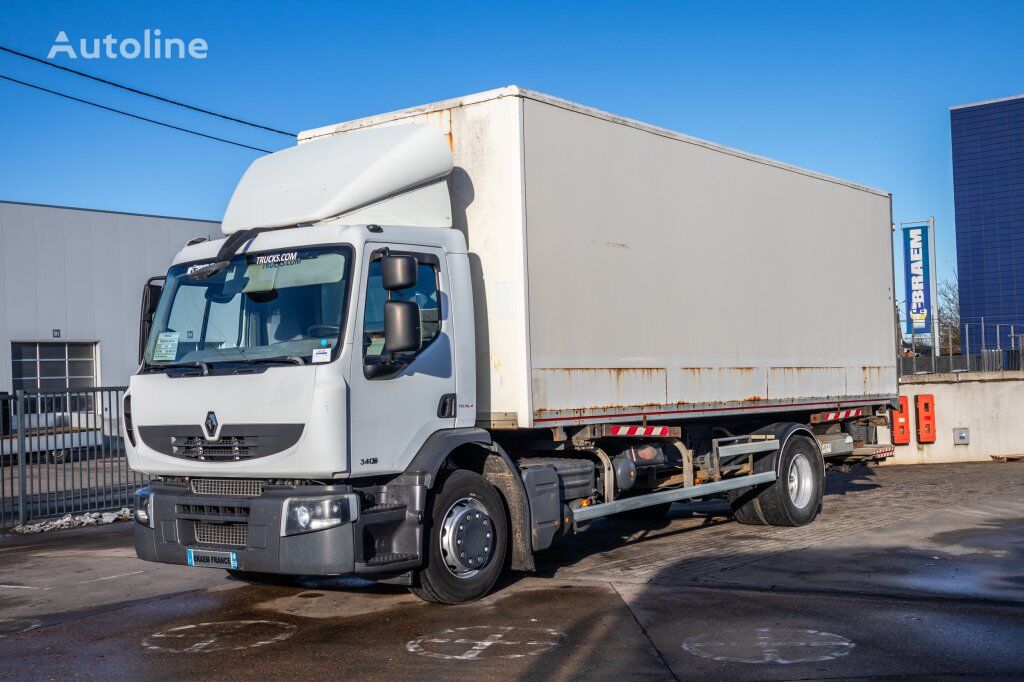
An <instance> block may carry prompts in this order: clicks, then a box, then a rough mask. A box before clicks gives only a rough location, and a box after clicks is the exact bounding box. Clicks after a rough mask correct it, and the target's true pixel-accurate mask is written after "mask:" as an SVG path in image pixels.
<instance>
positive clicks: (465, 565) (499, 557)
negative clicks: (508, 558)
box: [410, 470, 508, 604]
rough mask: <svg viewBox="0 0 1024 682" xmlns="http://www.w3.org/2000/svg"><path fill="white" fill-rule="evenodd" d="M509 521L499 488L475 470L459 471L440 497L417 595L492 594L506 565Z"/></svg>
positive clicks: (452, 599)
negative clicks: (490, 592)
mask: <svg viewBox="0 0 1024 682" xmlns="http://www.w3.org/2000/svg"><path fill="white" fill-rule="evenodd" d="M507 544H508V523H507V521H506V519H505V507H504V505H503V504H502V501H501V496H500V495H499V494H498V491H497V490H496V489H495V488H494V486H492V485H491V484H490V483H488V482H487V481H486V480H484V478H483V477H482V476H481V475H480V474H477V473H474V472H472V471H464V470H459V471H454V472H452V473H451V474H450V475H449V476H448V477H447V478H445V480H444V482H443V483H442V484H441V488H440V490H438V491H437V494H436V496H435V497H434V503H433V512H432V514H431V524H430V527H429V528H428V529H427V548H426V550H427V556H426V561H425V565H424V567H423V568H422V569H420V571H419V585H417V586H415V587H412V588H410V590H411V591H412V593H413V594H415V595H416V596H417V597H419V598H420V599H423V600H425V601H429V602H434V603H437V604H462V603H465V602H468V601H473V600H474V599H479V598H480V597H482V596H484V595H485V594H487V593H488V592H489V591H490V589H491V588H492V587H493V586H494V583H495V582H496V581H497V580H498V576H500V575H501V571H502V569H503V568H504V565H505V550H506V546H507Z"/></svg>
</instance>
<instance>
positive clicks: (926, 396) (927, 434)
mask: <svg viewBox="0 0 1024 682" xmlns="http://www.w3.org/2000/svg"><path fill="white" fill-rule="evenodd" d="M914 408H915V411H914V416H915V417H916V418H917V442H918V443H934V442H935V396H934V395H932V394H931V393H922V394H920V395H916V396H914Z"/></svg>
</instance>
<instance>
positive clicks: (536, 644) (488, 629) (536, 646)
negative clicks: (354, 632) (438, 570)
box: [405, 625, 565, 661]
mask: <svg viewBox="0 0 1024 682" xmlns="http://www.w3.org/2000/svg"><path fill="white" fill-rule="evenodd" d="M509 635H513V636H514V637H515V638H514V639H510V638H509ZM564 639H565V635H564V634H563V633H561V632H558V631H557V630H552V629H550V628H537V627H515V626H500V627H499V626H490V625H473V626H469V627H462V628H448V629H446V630H444V631H442V632H440V633H438V634H437V635H436V636H434V637H427V636H423V637H417V638H416V639H414V640H411V641H410V642H409V643H408V644H406V645H405V648H406V650H407V651H409V652H410V653H414V654H418V655H420V656H428V657H430V658H441V659H445V660H456V661H472V660H476V659H484V658H522V657H524V656H536V655H537V654H541V653H544V652H545V651H548V650H550V649H553V648H555V647H557V646H559V645H560V644H561V643H562V640H564Z"/></svg>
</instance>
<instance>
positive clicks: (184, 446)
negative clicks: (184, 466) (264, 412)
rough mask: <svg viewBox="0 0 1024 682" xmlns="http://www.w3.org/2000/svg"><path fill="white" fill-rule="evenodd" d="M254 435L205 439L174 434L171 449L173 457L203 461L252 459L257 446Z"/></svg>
mask: <svg viewBox="0 0 1024 682" xmlns="http://www.w3.org/2000/svg"><path fill="white" fill-rule="evenodd" d="M256 441H257V437H256V436H221V437H220V438H218V439H217V440H207V439H206V438H203V437H202V436H175V437H173V438H171V449H172V451H173V453H174V456H175V457H184V458H186V459H198V460H200V461H203V462H238V461H241V460H246V459H252V457H254V456H256V455H255V454H254V452H255V450H256V448H257V442H256Z"/></svg>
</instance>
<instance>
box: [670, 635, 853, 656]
mask: <svg viewBox="0 0 1024 682" xmlns="http://www.w3.org/2000/svg"><path fill="white" fill-rule="evenodd" d="M717 637H718V636H717V635H711V634H701V635H696V636H694V637H691V638H690V639H688V640H686V641H685V642H683V645H682V646H683V650H684V651H687V652H689V653H691V654H694V655H695V656H702V657H704V658H710V659H712V660H715V661H725V662H730V663H775V664H779V665H789V664H791V663H810V662H814V661H830V660H832V659H834V658H839V657H840V656H845V655H847V654H848V653H850V651H851V650H852V649H853V648H854V646H856V645H855V644H854V643H853V642H851V641H850V640H848V639H846V638H845V637H840V636H839V635H835V634H832V633H831V632H821V631H818V630H799V629H795V628H756V629H755V630H753V631H750V630H746V631H743V630H739V631H734V632H733V633H732V634H731V636H730V637H729V638H728V639H718V638H717Z"/></svg>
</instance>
